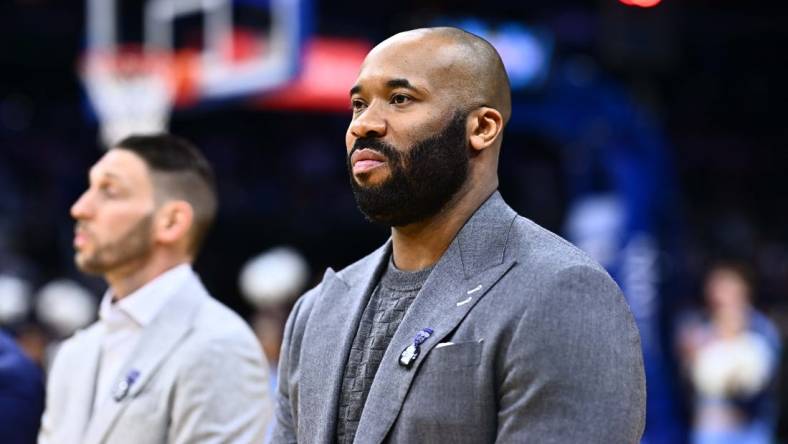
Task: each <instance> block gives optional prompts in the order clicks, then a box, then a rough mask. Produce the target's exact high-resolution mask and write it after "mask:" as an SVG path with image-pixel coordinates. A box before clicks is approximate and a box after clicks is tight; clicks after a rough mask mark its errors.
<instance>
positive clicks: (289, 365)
mask: <svg viewBox="0 0 788 444" xmlns="http://www.w3.org/2000/svg"><path fill="white" fill-rule="evenodd" d="M303 300H304V298H303V297H302V298H301V299H299V300H298V302H296V304H295V305H294V306H293V309H292V310H291V311H290V315H289V316H288V318H287V323H286V324H285V331H284V335H283V336H282V349H281V352H280V353H279V370H278V373H277V375H278V380H277V388H276V404H275V412H274V416H275V418H274V421H275V422H274V430H273V433H272V434H271V440H270V442H271V443H277V444H284V443H287V444H291V443H292V444H295V443H297V442H298V438H297V433H296V430H297V425H296V422H295V420H294V418H293V416H294V414H293V411H294V409H295V406H294V404H293V403H294V402H296V401H297V400H295V399H291V397H290V385H291V382H292V381H291V376H290V375H291V372H292V371H293V370H294V367H295V366H296V365H297V362H295V360H294V359H293V356H291V355H292V353H293V352H294V350H293V345H294V344H293V335H294V333H293V330H294V329H295V327H294V325H295V323H296V318H297V317H298V313H299V309H300V307H301V303H302V302H303Z"/></svg>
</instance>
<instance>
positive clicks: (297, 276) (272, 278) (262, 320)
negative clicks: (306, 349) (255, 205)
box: [238, 246, 309, 388]
mask: <svg viewBox="0 0 788 444" xmlns="http://www.w3.org/2000/svg"><path fill="white" fill-rule="evenodd" d="M308 278H309V265H308V264H307V261H306V259H304V257H303V255H301V253H300V252H298V251H297V250H296V249H294V248H292V247H289V246H279V247H274V248H271V249H270V250H267V251H264V252H262V253H260V254H259V255H257V256H255V257H253V258H251V259H249V260H248V261H247V262H246V263H245V264H244V266H243V268H242V269H241V273H240V274H239V276H238V285H239V287H240V288H241V293H242V294H243V295H244V298H246V300H247V301H248V302H249V303H250V304H252V305H253V306H254V307H255V313H254V316H253V320H252V328H253V329H254V331H255V334H256V335H257V338H258V339H259V341H260V344H261V345H262V346H263V351H264V352H265V357H266V358H267V359H268V363H269V365H270V366H271V381H270V382H271V384H272V388H276V369H277V364H278V362H279V348H280V347H281V345H282V333H283V330H284V325H285V321H286V319H287V314H288V313H289V312H290V308H291V307H292V304H293V302H295V300H296V298H298V296H299V294H300V293H301V292H302V291H303V289H304V286H305V285H306V283H307V280H308Z"/></svg>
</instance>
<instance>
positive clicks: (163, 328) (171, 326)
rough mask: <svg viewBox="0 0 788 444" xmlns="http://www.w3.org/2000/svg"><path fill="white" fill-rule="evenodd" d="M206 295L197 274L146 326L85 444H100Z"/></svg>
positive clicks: (175, 343) (183, 333) (185, 329)
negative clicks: (122, 388) (129, 379)
mask: <svg viewBox="0 0 788 444" xmlns="http://www.w3.org/2000/svg"><path fill="white" fill-rule="evenodd" d="M205 297H207V293H206V292H205V289H204V288H203V286H202V284H201V283H200V281H199V279H198V278H196V277H194V278H192V279H190V280H189V282H188V283H187V284H185V285H184V287H183V288H182V289H181V290H179V291H178V292H177V293H176V294H175V295H173V297H172V299H171V300H170V301H169V302H167V304H166V305H165V306H164V307H163V308H162V310H161V312H160V313H159V314H158V315H157V316H156V318H155V319H154V321H153V322H151V323H150V324H149V325H147V326H146V327H145V329H144V331H143V333H142V337H141V338H140V342H139V344H137V347H136V348H135V350H134V352H133V353H132V354H131V357H130V358H129V360H128V361H127V362H126V364H125V365H124V366H123V370H122V371H121V372H120V374H119V375H118V376H117V377H116V379H115V381H114V382H113V385H112V390H113V398H110V399H107V400H105V401H104V403H103V404H102V405H101V408H100V409H99V410H98V411H97V412H95V413H96V414H95V415H94V416H93V419H92V420H91V422H90V425H89V427H88V430H87V433H86V435H85V440H84V443H85V444H98V443H100V442H102V441H103V440H104V438H105V437H106V435H107V434H108V432H109V431H110V429H111V428H112V426H113V425H114V424H115V421H116V420H117V419H118V417H119V416H120V414H121V413H122V412H123V410H124V409H125V408H126V406H128V404H129V402H133V400H134V397H135V396H136V395H137V394H138V393H139V392H140V391H141V390H142V389H143V388H144V387H145V385H146V384H147V383H148V382H149V381H150V379H151V378H152V377H153V375H154V374H155V372H156V369H158V367H159V366H160V365H161V364H162V363H163V362H164V361H165V360H166V358H167V357H168V356H170V355H171V352H172V351H173V350H174V349H175V348H176V347H177V346H178V344H179V343H180V342H181V339H182V338H183V337H184V336H186V334H187V333H188V332H189V331H190V330H191V325H192V319H193V317H194V315H195V313H196V312H197V310H198V308H199V306H200V303H201V302H202V301H203V299H204V298H205ZM132 372H134V373H136V374H137V375H138V376H137V377H136V379H134V381H133V382H132V383H131V384H129V386H128V387H127V388H126V389H125V390H120V389H119V388H120V385H121V384H123V383H125V382H126V380H127V377H128V375H130V374H131V373H132ZM116 392H117V394H118V396H120V394H121V393H123V392H125V393H123V396H122V397H121V399H120V400H119V401H116V400H115V399H114V395H115V394H116Z"/></svg>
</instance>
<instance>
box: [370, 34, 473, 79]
mask: <svg viewBox="0 0 788 444" xmlns="http://www.w3.org/2000/svg"><path fill="white" fill-rule="evenodd" d="M458 67H459V66H458V63H457V59H456V56H455V54H452V52H451V51H441V50H440V48H435V47H434V48H425V47H424V45H419V44H417V43H415V42H404V43H402V44H401V45H387V46H386V47H384V48H380V49H379V48H375V50H373V51H372V52H370V53H369V55H368V56H367V58H366V59H365V60H364V63H363V64H362V65H361V70H360V72H359V76H358V79H357V82H356V85H357V86H362V87H363V86H364V84H365V83H373V82H374V83H377V84H379V85H386V86H389V87H395V86H403V87H414V88H430V86H431V85H434V84H436V83H440V84H443V83H445V82H446V81H448V80H451V77H452V74H456V71H457V68H458ZM406 82H407V84H406Z"/></svg>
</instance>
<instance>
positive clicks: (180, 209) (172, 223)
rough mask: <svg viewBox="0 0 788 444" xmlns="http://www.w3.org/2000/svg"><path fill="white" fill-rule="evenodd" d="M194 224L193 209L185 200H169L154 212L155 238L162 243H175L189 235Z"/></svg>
mask: <svg viewBox="0 0 788 444" xmlns="http://www.w3.org/2000/svg"><path fill="white" fill-rule="evenodd" d="M193 224H194V209H193V208H192V206H191V204H189V203H188V202H186V201H185V200H171V201H168V202H166V203H164V204H163V205H162V206H161V208H159V209H158V211H157V212H156V222H155V234H154V236H155V238H156V240H157V241H158V242H161V243H163V244H169V245H172V244H176V243H179V242H181V241H182V240H185V239H187V238H188V237H189V232H190V231H191V228H192V225H193Z"/></svg>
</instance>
